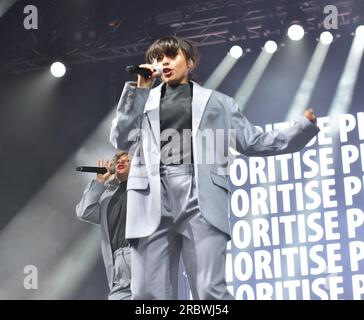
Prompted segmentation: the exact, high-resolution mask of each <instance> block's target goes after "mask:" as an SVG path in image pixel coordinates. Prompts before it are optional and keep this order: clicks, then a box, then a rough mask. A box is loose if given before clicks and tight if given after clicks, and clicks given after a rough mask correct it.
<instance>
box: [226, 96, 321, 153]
mask: <svg viewBox="0 0 364 320" xmlns="http://www.w3.org/2000/svg"><path fill="white" fill-rule="evenodd" d="M230 107H231V127H232V129H235V130H236V150H237V151H238V152H240V153H243V154H245V155H247V156H270V155H278V154H284V153H293V152H297V151H300V150H301V149H302V148H304V147H305V146H306V144H307V143H308V142H309V141H310V140H311V139H312V138H313V137H314V136H315V135H316V134H317V133H318V132H319V128H318V127H317V126H316V125H314V124H313V123H311V121H309V120H308V119H307V118H306V117H302V119H300V120H299V121H297V122H295V123H294V125H293V126H291V127H289V128H287V129H284V130H273V131H270V132H265V133H263V132H261V131H259V130H258V129H257V128H256V127H255V126H254V125H252V124H251V123H250V122H249V121H248V119H247V118H246V117H245V116H244V115H243V113H242V112H241V111H240V110H239V108H238V105H237V103H236V102H235V101H234V99H232V98H231V101H230Z"/></svg>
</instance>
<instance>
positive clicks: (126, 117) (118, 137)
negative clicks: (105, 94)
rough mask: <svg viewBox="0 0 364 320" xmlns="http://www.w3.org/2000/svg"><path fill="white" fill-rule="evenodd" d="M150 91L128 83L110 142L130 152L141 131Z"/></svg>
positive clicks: (114, 121) (121, 98) (112, 127)
mask: <svg viewBox="0 0 364 320" xmlns="http://www.w3.org/2000/svg"><path fill="white" fill-rule="evenodd" d="M149 92H150V89H146V88H137V87H136V82H131V81H130V82H126V83H125V86H124V89H123V92H122V94H121V97H120V100H119V103H118V106H117V109H116V118H114V120H113V122H112V126H111V131H110V142H111V144H112V145H113V146H114V147H115V148H117V149H122V150H124V151H128V150H129V149H130V148H131V147H132V145H133V144H134V143H136V142H137V139H138V136H139V129H140V127H141V121H142V117H143V112H144V106H145V104H146V102H147V99H148V96H149Z"/></svg>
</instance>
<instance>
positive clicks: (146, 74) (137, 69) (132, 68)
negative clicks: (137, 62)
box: [125, 66, 162, 79]
mask: <svg viewBox="0 0 364 320" xmlns="http://www.w3.org/2000/svg"><path fill="white" fill-rule="evenodd" d="M125 70H126V71H127V72H129V73H130V74H140V75H141V76H143V77H144V78H146V79H149V78H150V77H151V76H152V73H153V72H152V71H150V70H149V69H146V68H141V67H138V66H127V67H126V68H125ZM155 70H156V71H157V72H158V75H161V74H162V72H161V70H160V69H159V68H158V67H157V68H156V69H155Z"/></svg>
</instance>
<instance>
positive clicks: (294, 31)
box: [288, 24, 305, 41]
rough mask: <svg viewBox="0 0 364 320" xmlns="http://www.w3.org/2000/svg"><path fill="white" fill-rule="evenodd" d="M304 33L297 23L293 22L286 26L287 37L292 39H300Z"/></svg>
mask: <svg viewBox="0 0 364 320" xmlns="http://www.w3.org/2000/svg"><path fill="white" fill-rule="evenodd" d="M304 35H305V30H303V28H302V27H301V26H300V25H298V24H293V25H291V26H290V27H289V28H288V37H289V38H290V39H291V40H294V41H298V40H301V39H302V38H303V36H304Z"/></svg>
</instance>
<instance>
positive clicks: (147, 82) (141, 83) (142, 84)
mask: <svg viewBox="0 0 364 320" xmlns="http://www.w3.org/2000/svg"><path fill="white" fill-rule="evenodd" d="M139 67H140V68H145V69H149V70H150V71H151V72H152V76H151V77H150V78H145V77H143V76H141V75H139V74H138V84H137V86H138V88H148V89H149V88H151V87H152V85H153V82H154V80H155V78H157V77H158V70H157V68H156V67H155V66H154V65H152V64H140V65H139Z"/></svg>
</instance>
